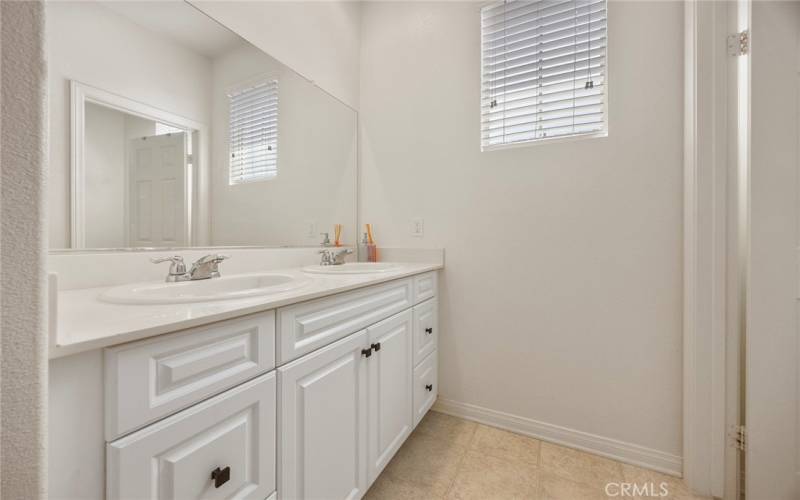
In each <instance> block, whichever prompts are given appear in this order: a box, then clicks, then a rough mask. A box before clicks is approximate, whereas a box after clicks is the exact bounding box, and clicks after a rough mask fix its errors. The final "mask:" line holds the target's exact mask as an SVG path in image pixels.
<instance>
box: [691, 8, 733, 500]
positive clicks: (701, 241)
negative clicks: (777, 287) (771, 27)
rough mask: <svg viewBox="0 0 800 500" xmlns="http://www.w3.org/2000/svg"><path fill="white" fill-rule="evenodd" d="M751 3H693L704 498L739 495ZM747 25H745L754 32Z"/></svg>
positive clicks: (695, 437)
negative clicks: (741, 140)
mask: <svg viewBox="0 0 800 500" xmlns="http://www.w3.org/2000/svg"><path fill="white" fill-rule="evenodd" d="M748 2H749V0H737V1H736V2H711V1H706V0H685V2H684V20H685V24H684V37H685V45H684V55H685V63H684V64H685V73H684V79H685V81H684V85H685V86H684V275H683V278H684V280H683V291H684V294H683V296H684V298H683V311H684V313H683V477H684V479H685V480H686V482H687V484H688V485H689V487H690V488H691V489H692V490H693V491H694V492H696V493H699V494H702V495H713V496H715V497H718V498H725V499H731V500H732V499H735V498H737V497H738V487H739V484H738V481H737V473H738V470H739V465H740V464H739V460H738V452H737V451H736V450H735V448H734V447H733V446H732V444H733V439H732V438H731V432H732V431H733V430H734V429H735V428H738V424H739V421H740V404H741V398H740V382H739V380H740V377H741V370H740V368H741V358H740V355H741V348H740V341H741V338H742V336H743V329H744V321H745V318H744V306H745V302H744V300H743V297H742V287H743V285H744V279H745V278H746V276H745V275H743V274H742V273H743V272H744V270H743V269H744V268H743V266H742V265H741V262H743V260H742V259H745V260H746V255H744V254H743V247H742V246H741V241H743V240H746V238H747V232H746V229H747V226H746V224H747V221H746V211H745V212H744V215H745V217H744V218H743V213H742V212H741V204H742V203H746V201H747V200H746V195H745V196H742V191H741V186H743V185H744V186H746V178H742V177H741V174H742V171H741V168H740V167H741V161H740V158H742V159H743V160H745V161H746V158H744V157H742V154H743V151H741V150H740V149H739V148H738V136H737V135H736V134H737V133H738V130H739V127H738V123H739V120H741V119H742V117H741V116H738V113H737V111H738V110H739V106H738V102H739V101H738V100H737V99H738V94H739V93H740V92H741V91H742V89H741V88H738V87H737V85H736V68H737V64H735V63H736V62H737V61H738V60H739V59H740V58H734V57H733V56H731V55H730V54H729V49H728V47H727V39H728V34H730V33H734V32H736V31H739V30H740V29H742V28H741V27H739V25H738V24H737V22H736V21H737V13H738V12H739V11H740V10H741V9H742V8H747V6H748ZM745 27H746V26H745Z"/></svg>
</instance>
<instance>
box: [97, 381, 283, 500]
mask: <svg viewBox="0 0 800 500" xmlns="http://www.w3.org/2000/svg"><path fill="white" fill-rule="evenodd" d="M275 398H276V394H275V372H271V373H268V374H266V375H262V376H260V377H258V378H256V379H253V380H251V381H249V382H245V383H244V384H242V385H240V386H238V387H234V388H233V389H230V390H228V391H226V392H223V393H222V394H220V395H219V396H216V397H213V398H211V399H208V400H206V401H203V402H202V403H198V404H196V405H195V406H192V407H190V408H188V409H186V410H183V411H182V412H180V413H177V414H175V415H173V416H171V417H167V418H165V419H164V420H161V421H159V422H156V423H154V424H152V425H150V426H148V427H145V428H144V429H142V430H140V431H137V432H134V433H133V434H130V435H128V436H125V437H123V438H120V439H118V440H116V441H114V442H112V443H109V444H108V445H107V450H106V451H107V452H106V460H107V464H106V468H107V469H106V470H107V475H108V478H107V490H108V491H107V497H108V498H109V499H121V498H130V499H141V498H164V499H175V500H178V499H181V500H183V499H198V498H202V499H220V500H221V499H227V498H237V499H243V498H252V499H259V500H261V499H263V498H265V497H267V496H269V495H270V494H271V493H272V492H274V491H275V401H276V399H275Z"/></svg>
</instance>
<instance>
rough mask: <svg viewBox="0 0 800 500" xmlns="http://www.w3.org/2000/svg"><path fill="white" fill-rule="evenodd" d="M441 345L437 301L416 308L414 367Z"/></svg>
mask: <svg viewBox="0 0 800 500" xmlns="http://www.w3.org/2000/svg"><path fill="white" fill-rule="evenodd" d="M438 343H439V308H438V303H437V302H436V299H430V300H427V301H425V302H423V303H422V304H417V305H416V306H414V366H417V365H418V364H419V363H420V361H422V360H423V359H425V357H426V356H427V355H429V354H430V353H432V352H433V351H434V350H435V349H436V346H437V345H438Z"/></svg>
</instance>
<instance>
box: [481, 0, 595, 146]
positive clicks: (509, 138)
mask: <svg viewBox="0 0 800 500" xmlns="http://www.w3.org/2000/svg"><path fill="white" fill-rule="evenodd" d="M606 35H607V29H606V0H573V1H558V0H539V1H524V0H508V1H506V2H502V3H496V4H492V5H488V6H486V7H484V8H483V9H481V56H482V63H481V67H482V71H481V73H482V77H481V148H482V149H487V148H491V147H492V146H500V145H506V144H515V143H519V142H526V141H534V140H538V139H545V138H550V137H563V136H570V135H579V134H592V133H598V132H603V131H605V130H606V108H605V96H606Z"/></svg>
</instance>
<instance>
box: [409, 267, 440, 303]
mask: <svg viewBox="0 0 800 500" xmlns="http://www.w3.org/2000/svg"><path fill="white" fill-rule="evenodd" d="M437 286H438V284H437V273H436V271H432V272H429V273H425V274H420V275H419V276H414V303H415V304H419V303H420V302H423V301H425V300H428V299H431V298H433V297H436V291H437V290H436V288H437Z"/></svg>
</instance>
